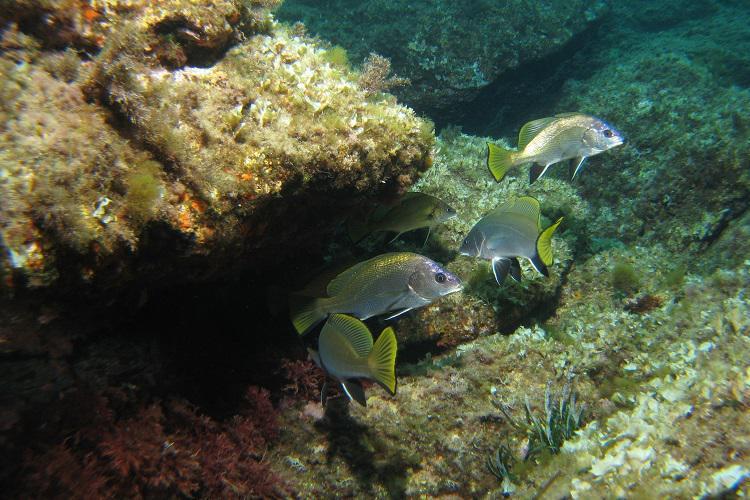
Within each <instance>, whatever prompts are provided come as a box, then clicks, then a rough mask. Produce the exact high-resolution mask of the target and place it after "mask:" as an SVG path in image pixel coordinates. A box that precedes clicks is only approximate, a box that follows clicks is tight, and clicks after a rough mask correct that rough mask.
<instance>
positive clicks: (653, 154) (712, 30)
mask: <svg viewBox="0 0 750 500" xmlns="http://www.w3.org/2000/svg"><path fill="white" fill-rule="evenodd" d="M646 3H648V2H646ZM646 3H639V4H634V5H633V7H632V8H631V7H630V6H628V7H625V6H624V5H618V6H616V7H615V9H616V14H617V16H619V18H620V19H622V20H623V21H624V20H628V22H627V23H625V22H623V23H622V24H624V26H623V25H619V26H618V27H617V28H613V29H602V30H600V33H602V35H601V38H600V40H598V41H597V42H595V43H592V44H591V45H590V46H589V47H588V48H587V49H585V50H583V51H582V52H581V53H580V54H579V55H577V56H576V58H575V61H574V62H573V63H572V64H571V73H572V74H573V75H576V72H577V71H580V72H581V76H580V77H576V76H574V77H573V78H571V79H569V80H568V81H566V82H565V84H564V85H563V87H562V89H561V96H560V99H559V100H558V101H557V102H556V104H555V109H554V112H563V111H569V110H573V109H575V110H581V111H590V112H594V113H600V114H602V115H604V117H605V118H606V119H607V120H608V121H610V122H611V123H613V124H616V126H617V127H618V128H619V129H620V130H622V131H623V133H624V134H625V136H626V137H627V143H626V144H625V145H624V146H621V147H620V148H618V150H614V151H613V152H612V153H611V155H610V156H601V157H598V158H592V159H591V160H589V164H588V165H587V166H585V167H584V169H583V172H582V175H581V176H580V179H576V183H577V184H578V185H579V186H580V188H581V192H582V195H583V196H584V197H585V198H586V199H587V200H589V201H590V203H591V205H592V209H593V214H595V215H594V217H593V219H592V221H591V224H592V231H593V232H594V234H597V235H598V236H600V237H610V238H617V239H619V240H621V241H624V242H626V243H629V242H633V241H650V242H653V243H663V244H665V245H666V246H667V248H668V249H669V250H671V251H672V252H674V254H675V258H676V259H681V258H682V257H683V256H686V255H688V254H697V253H699V252H701V251H703V250H705V249H706V248H708V247H710V246H711V245H712V244H713V243H714V242H715V241H716V240H717V239H719V238H720V237H721V234H722V231H724V230H725V229H726V228H727V227H728V225H729V224H730V222H731V221H733V220H735V219H737V218H740V217H742V216H743V214H744V213H745V211H746V210H747V209H748V207H750V202H749V201H748V200H750V168H748V167H749V166H750V163H749V162H750V160H749V158H750V146H749V144H750V141H749V140H748V139H750V123H749V122H748V120H747V117H748V116H750V93H749V92H748V88H749V87H750V73H749V72H748V71H747V68H748V67H750V57H749V56H748V54H750V43H748V38H747V34H746V24H745V23H744V22H743V20H744V19H746V17H747V6H746V5H744V6H743V5H742V4H740V3H737V4H731V3H730V4H722V3H719V2H696V3H695V4H692V3H691V4H690V8H689V9H685V10H683V9H674V10H671V9H670V8H667V7H664V6H662V5H660V6H659V11H660V12H661V13H662V16H667V15H669V16H670V19H672V22H669V23H664V22H661V21H660V22H658V23H657V24H658V25H659V27H660V29H659V30H658V31H654V32H653V33H649V35H648V36H644V37H641V38H638V39H635V38H633V39H632V42H628V43H627V44H625V45H621V42H622V41H623V40H627V39H628V38H627V37H628V36H630V35H629V33H632V31H628V30H635V29H643V28H642V26H641V24H640V22H641V20H642V18H643V12H640V11H639V8H640V7H643V6H645V4H646ZM707 3H712V4H713V7H711V8H708V9H705V10H702V12H701V15H700V16H698V17H696V18H693V17H691V16H689V15H688V14H687V12H688V11H692V10H693V8H695V9H698V10H701V9H700V7H699V6H701V5H704V4H707ZM649 5H650V4H649ZM653 8H654V7H653V6H652V7H650V9H653ZM644 9H645V10H646V11H648V10H649V8H645V7H644ZM629 23H632V24H629ZM594 46H596V47H597V49H596V51H597V54H598V55H597V56H594V55H593V53H592V50H593V47H594ZM601 47H609V50H607V51H600V48H601ZM654 47H659V50H658V51H655V50H653V48H654ZM577 65H580V67H579V68H578V69H576V66H577ZM592 68H594V70H593V71H592ZM545 112H549V110H548V109H547V110H545ZM666 221H669V222H668V223H665V222H666ZM642 238H645V240H644V239H642ZM702 265H703V264H702ZM705 265H709V266H711V268H712V269H713V268H714V267H715V265H716V264H715V262H710V260H709V259H706V264H705Z"/></svg>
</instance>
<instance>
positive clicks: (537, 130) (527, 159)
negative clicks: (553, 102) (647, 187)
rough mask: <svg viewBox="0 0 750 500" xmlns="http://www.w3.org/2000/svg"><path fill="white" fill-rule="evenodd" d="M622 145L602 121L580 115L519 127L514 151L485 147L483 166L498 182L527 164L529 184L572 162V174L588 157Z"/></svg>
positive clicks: (619, 138)
mask: <svg viewBox="0 0 750 500" xmlns="http://www.w3.org/2000/svg"><path fill="white" fill-rule="evenodd" d="M623 142H625V139H624V138H623V136H622V134H621V133H620V132H618V131H617V130H615V128H614V127H612V126H611V125H609V124H608V123H607V122H605V121H604V120H601V119H599V118H596V117H595V116H590V115H584V114H581V113H564V114H560V115H555V116H552V117H549V118H540V119H538V120H534V121H531V122H529V123H527V124H526V125H524V126H523V127H521V131H520V132H519V134H518V150H517V151H512V150H510V149H505V148H503V147H500V146H498V145H496V144H492V143H490V142H488V143H487V166H488V167H489V169H490V172H492V175H493V176H494V177H495V180H496V181H498V182H500V181H501V180H502V178H503V177H505V174H506V173H508V170H510V169H511V168H513V167H515V166H517V165H523V164H525V163H531V164H532V165H531V169H530V170H529V181H530V182H534V181H535V180H537V179H538V178H540V177H541V176H543V175H544V173H545V172H546V171H547V169H548V168H549V166H550V165H552V164H554V163H558V162H561V161H564V160H570V159H573V165H575V168H574V169H573V174H572V176H571V178H575V176H576V174H578V172H579V171H580V170H581V166H583V162H584V160H585V159H586V158H588V157H589V156H594V155H597V154H599V153H603V152H604V151H607V150H608V149H612V148H614V147H616V146H619V145H620V144H622V143H623Z"/></svg>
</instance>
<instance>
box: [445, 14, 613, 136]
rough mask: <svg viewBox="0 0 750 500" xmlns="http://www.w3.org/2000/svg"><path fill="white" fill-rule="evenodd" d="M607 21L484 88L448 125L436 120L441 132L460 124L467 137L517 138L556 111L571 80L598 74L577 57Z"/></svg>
mask: <svg viewBox="0 0 750 500" xmlns="http://www.w3.org/2000/svg"><path fill="white" fill-rule="evenodd" d="M605 22H606V19H605V20H602V21H599V22H598V23H596V24H592V25H591V26H589V27H588V28H587V29H586V30H584V31H582V32H581V33H578V34H577V35H575V36H574V37H573V38H572V39H571V40H570V41H569V42H568V43H567V44H565V45H564V46H563V47H561V48H560V50H558V51H556V52H554V53H552V54H549V55H548V56H546V57H544V58H542V59H539V60H536V61H532V62H528V63H526V64H523V65H521V66H519V67H518V68H516V69H514V70H512V71H508V72H506V73H504V74H503V75H501V76H500V77H499V78H497V79H496V80H495V81H494V82H493V83H491V84H490V85H488V86H487V87H485V88H484V89H483V90H482V91H481V92H480V94H479V95H478V96H477V97H476V98H475V99H474V100H473V101H472V102H470V103H466V104H462V105H461V108H460V110H459V111H457V112H455V114H454V115H453V116H452V117H451V118H450V119H449V120H450V121H446V119H445V118H441V117H435V118H434V119H435V121H436V124H437V126H438V127H439V128H442V127H444V126H446V125H448V124H450V123H453V124H458V125H459V126H461V128H462V129H463V131H464V132H466V133H467V134H472V135H477V136H493V137H500V136H506V137H507V136H514V135H515V134H516V133H517V131H518V129H519V128H520V126H521V125H522V124H523V123H525V122H527V121H528V120H529V119H530V117H534V116H546V115H548V114H549V110H550V109H554V108H555V104H556V102H557V100H558V99H559V95H560V89H561V88H562V86H563V84H564V83H565V81H566V80H568V79H570V78H574V77H575V78H586V77H587V76H588V75H590V74H592V73H593V72H595V71H596V69H597V67H596V65H595V64H593V62H592V61H587V63H588V64H578V63H577V61H576V56H578V55H579V54H580V53H581V52H582V51H583V50H584V49H585V48H586V47H587V46H589V45H590V44H593V43H596V42H597V39H598V37H599V33H600V30H601V27H602V25H603V24H604V23H605Z"/></svg>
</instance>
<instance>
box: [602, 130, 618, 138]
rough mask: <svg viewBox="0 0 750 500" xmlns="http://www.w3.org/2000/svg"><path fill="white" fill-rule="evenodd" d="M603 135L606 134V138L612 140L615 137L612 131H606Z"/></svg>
mask: <svg viewBox="0 0 750 500" xmlns="http://www.w3.org/2000/svg"><path fill="white" fill-rule="evenodd" d="M602 133H603V134H604V137H606V138H607V139H611V138H612V136H614V135H615V134H614V133H613V132H612V131H611V130H610V129H604V132H602Z"/></svg>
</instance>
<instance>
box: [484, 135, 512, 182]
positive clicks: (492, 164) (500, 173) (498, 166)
mask: <svg viewBox="0 0 750 500" xmlns="http://www.w3.org/2000/svg"><path fill="white" fill-rule="evenodd" d="M515 156H516V152H515V151H511V150H509V149H505V148H501V147H500V146H498V145H497V144H492V143H491V142H488V143H487V167H489V169H490V172H492V175H493V176H494V177H495V180H496V181H497V182H500V181H501V180H502V179H503V177H505V174H507V173H508V170H510V169H511V168H512V167H513V160H514V159H515Z"/></svg>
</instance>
